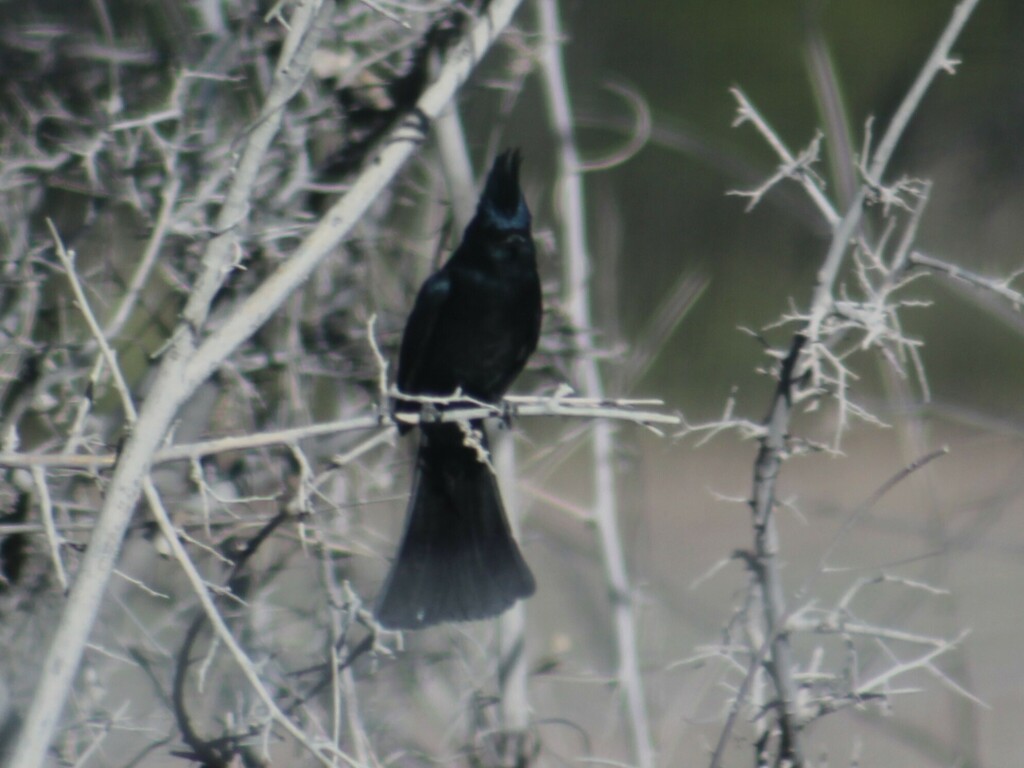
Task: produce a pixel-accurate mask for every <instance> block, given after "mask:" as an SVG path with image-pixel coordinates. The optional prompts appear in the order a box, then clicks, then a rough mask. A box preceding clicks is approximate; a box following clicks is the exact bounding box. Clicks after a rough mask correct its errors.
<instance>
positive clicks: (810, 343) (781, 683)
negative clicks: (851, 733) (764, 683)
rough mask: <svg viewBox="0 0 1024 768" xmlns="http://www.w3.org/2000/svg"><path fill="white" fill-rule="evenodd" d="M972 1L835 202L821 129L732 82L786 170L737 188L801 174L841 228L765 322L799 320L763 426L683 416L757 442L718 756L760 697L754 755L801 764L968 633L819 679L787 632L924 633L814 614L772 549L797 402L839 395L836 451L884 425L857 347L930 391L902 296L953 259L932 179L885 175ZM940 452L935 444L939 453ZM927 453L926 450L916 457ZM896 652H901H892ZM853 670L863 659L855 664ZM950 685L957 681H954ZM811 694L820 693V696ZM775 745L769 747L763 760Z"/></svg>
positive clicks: (718, 759)
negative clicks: (766, 109)
mask: <svg viewBox="0 0 1024 768" xmlns="http://www.w3.org/2000/svg"><path fill="white" fill-rule="evenodd" d="M976 4H977V0H963V1H962V2H961V3H959V4H958V5H957V7H956V8H955V9H954V12H953V15H952V18H951V19H950V21H949V23H948V24H947V26H946V28H945V30H944V31H943V33H942V35H941V36H940V39H939V41H938V42H937V44H936V46H935V48H934V49H933V51H932V53H931V55H930V56H929V57H928V59H927V61H926V63H925V65H924V67H923V68H922V70H921V72H920V74H919V76H918V78H917V79H916V81H915V82H914V84H913V85H912V86H911V88H910V90H909V91H908V93H907V95H906V96H905V98H904V100H903V102H902V103H901V105H900V107H899V108H898V109H897V111H896V113H895V115H894V116H893V118H892V119H891V121H890V123H889V126H888V128H887V130H886V132H885V134H884V136H883V138H882V139H881V141H880V142H879V144H878V146H877V147H876V148H875V149H874V150H873V151H870V122H869V124H868V126H867V129H866V139H865V150H864V153H863V156H862V157H861V158H860V164H859V168H860V172H861V176H862V183H861V187H860V189H859V190H858V192H857V194H856V195H855V196H854V200H853V202H852V203H851V204H850V206H849V207H848V208H847V209H846V210H845V211H843V212H841V213H840V212H839V210H838V208H837V206H836V205H835V204H834V203H833V202H831V201H830V200H829V199H828V198H827V196H826V195H825V193H824V191H823V187H824V185H823V183H822V181H821V179H820V178H819V177H818V176H817V175H816V173H815V172H814V169H813V165H814V163H815V162H816V160H817V158H818V154H819V147H820V143H821V141H822V138H823V137H822V136H821V135H820V134H819V135H817V136H815V137H814V139H813V140H812V141H811V143H810V145H809V147H808V148H807V149H806V150H804V151H803V152H801V153H799V154H797V155H794V154H793V153H792V152H790V151H789V149H787V148H786V146H785V144H784V143H783V142H782V141H781V140H780V139H779V138H778V136H777V134H776V133H775V131H774V130H773V129H772V128H771V126H770V125H769V123H768V122H767V120H765V119H764V117H763V116H762V115H761V114H760V112H759V111H758V110H757V109H756V108H755V107H754V105H753V104H752V102H751V101H750V99H749V98H748V97H747V96H746V95H745V94H743V93H742V92H741V91H739V90H738V89H734V90H733V95H734V96H735V97H736V99H737V101H738V104H739V111H738V117H737V120H736V124H737V125H739V124H742V123H745V122H750V123H752V124H753V125H754V126H755V128H756V129H757V130H758V132H759V133H760V134H761V135H762V137H764V138H765V140H766V141H767V143H768V144H769V146H771V147H772V148H773V149H774V150H775V153H776V154H777V155H778V157H779V161H780V165H779V168H778V170H777V171H776V172H775V173H774V174H773V175H772V176H771V177H770V178H769V179H768V180H767V181H766V182H765V183H764V184H762V185H760V186H759V187H757V188H756V189H754V190H752V191H748V192H741V193H736V194H741V195H743V196H745V197H748V198H749V199H750V206H749V207H753V206H754V205H756V204H757V203H758V202H759V201H760V200H761V199H762V197H763V196H764V195H765V194H766V193H768V192H769V190H771V189H772V188H773V187H774V186H775V185H776V184H778V183H780V182H781V181H783V180H785V179H792V180H795V181H796V182H798V183H799V184H801V186H802V187H803V188H804V190H805V191H806V192H807V194H808V195H809V197H810V198H811V200H812V202H813V203H814V204H815V205H816V207H817V209H818V211H819V212H820V213H821V215H822V217H823V218H824V219H825V221H826V223H827V224H828V225H829V226H830V227H831V228H832V232H833V236H832V242H831V245H830V247H829V249H828V251H827V253H826V254H825V256H824V259H823V262H822V266H821V268H820V269H819V271H818V275H817V283H816V285H815V287H814V291H813V295H812V297H811V299H810V302H809V304H808V306H807V308H806V309H800V308H798V307H797V306H796V305H795V304H794V305H793V306H792V307H791V308H790V310H789V312H787V313H786V314H784V315H783V316H782V318H781V319H780V320H779V321H778V322H776V323H773V324H772V325H770V326H768V327H767V328H765V329H764V332H765V333H767V332H770V331H774V330H776V329H779V328H783V327H795V331H794V334H793V336H792V341H791V343H790V344H789V346H788V349H785V350H780V349H777V348H770V349H769V355H770V356H771V358H772V361H773V366H772V368H773V371H774V372H775V375H776V377H777V382H778V384H777V389H776V394H775V396H774V398H773V401H772V405H771V407H770V409H769V415H768V417H767V419H766V420H765V422H764V424H763V425H759V424H756V423H754V422H751V421H750V420H745V419H742V418H738V417H736V416H735V413H734V411H735V403H734V401H733V399H732V398H731V399H730V403H729V404H728V405H727V406H726V409H725V413H724V414H723V417H722V418H721V419H719V420H717V421H714V422H711V423H710V424H697V425H693V424H684V429H683V431H682V433H681V434H682V435H685V434H695V433H704V434H705V437H704V438H703V439H704V441H706V440H708V439H710V438H711V437H713V436H715V435H717V434H719V433H720V432H722V431H724V430H727V429H734V430H737V431H738V432H739V433H740V434H741V435H743V436H745V437H756V438H757V439H758V440H759V441H760V443H761V447H760V450H759V452H758V457H757V459H756V461H755V465H754V488H753V494H752V499H751V502H750V504H751V507H752V509H753V528H754V547H753V550H752V551H751V552H750V553H746V554H745V560H746V562H747V565H748V568H749V570H750V582H751V585H750V590H751V594H752V595H754V596H756V600H755V602H756V604H757V606H758V611H759V614H755V613H754V612H753V609H752V608H751V606H750V605H748V606H747V607H746V608H744V609H743V613H744V615H745V616H746V618H747V621H748V625H749V622H754V625H755V626H754V627H753V629H752V630H751V631H750V632H749V633H748V635H747V640H746V644H747V647H748V653H749V655H750V663H749V666H747V672H746V674H745V676H744V681H743V684H742V686H741V687H740V690H739V692H738V694H737V697H736V700H735V702H734V704H733V706H732V707H731V711H730V715H729V718H728V720H727V723H726V726H725V728H724V729H723V732H722V734H721V737H720V739H719V742H718V745H717V748H716V749H715V752H714V755H713V757H712V761H711V765H712V766H719V765H721V763H722V760H723V757H724V749H725V746H726V744H727V743H728V741H729V739H730V738H731V733H732V730H733V727H734V725H735V722H736V715H737V713H738V712H739V710H740V709H741V708H743V707H745V706H749V707H751V708H752V709H753V710H754V711H755V712H757V713H758V714H760V707H765V706H767V707H769V708H770V709H771V710H772V717H773V719H774V721H775V724H774V725H771V724H769V723H768V722H766V720H765V719H762V720H761V723H762V724H760V725H758V726H757V728H758V738H757V739H756V740H755V744H756V749H757V750H758V758H757V759H758V760H759V761H765V760H770V761H772V762H775V763H776V764H778V763H783V764H787V765H792V766H797V767H799V766H803V765H804V764H805V759H806V755H805V749H804V746H803V738H802V735H801V732H802V730H803V729H804V728H805V727H806V725H807V724H808V723H809V722H811V721H812V720H813V719H815V718H817V717H820V716H821V715H823V714H825V713H827V712H830V711H835V709H837V708H840V707H842V706H848V705H849V704H851V703H853V702H858V701H863V700H864V699H863V698H861V697H862V696H863V697H867V698H871V697H875V696H877V697H881V698H884V697H885V696H888V695H892V693H893V691H892V689H891V688H889V687H888V685H887V684H888V681H889V680H891V679H892V678H893V677H896V676H898V675H902V674H904V673H906V672H907V671H909V670H911V669H914V670H916V669H928V670H931V671H934V669H935V668H934V666H933V665H931V660H932V659H933V658H934V657H935V656H937V655H940V654H942V653H946V652H948V651H949V650H951V649H952V648H954V647H956V646H957V645H958V644H959V643H960V642H961V640H962V639H963V637H962V636H961V637H957V638H954V639H953V640H948V641H947V640H936V641H934V642H931V643H930V645H931V647H930V648H929V649H928V650H927V652H926V653H925V654H924V656H922V657H919V658H917V659H916V660H914V661H911V662H906V663H903V662H897V663H894V664H893V665H892V666H891V667H890V669H889V670H888V671H890V672H892V675H891V676H890V675H889V674H888V673H882V674H881V675H880V676H878V677H876V678H875V679H873V680H870V681H867V682H865V681H862V680H858V679H857V677H856V674H855V672H852V671H851V672H850V674H849V676H848V677H847V678H846V679H845V681H839V680H838V679H834V678H827V679H829V680H830V683H829V685H830V686H832V687H827V686H824V685H822V684H821V681H822V680H824V679H826V677H823V676H822V675H823V673H822V672H821V670H820V665H821V658H820V655H819V656H818V657H816V658H814V659H812V660H811V662H810V664H809V665H808V666H806V667H804V668H802V666H803V665H802V664H801V663H799V662H798V661H797V660H796V659H795V658H794V655H793V652H792V647H791V645H790V637H791V635H792V633H793V632H795V631H797V630H807V629H809V628H812V627H813V628H814V631H832V630H834V631H836V632H839V633H840V634H843V636H844V637H845V638H846V639H847V644H848V647H849V646H852V639H851V638H852V637H853V636H854V635H863V636H871V637H873V638H874V639H875V640H876V641H877V642H879V643H884V642H886V641H892V640H895V639H897V638H898V639H899V640H900V641H905V642H913V641H915V640H917V641H920V638H916V637H914V636H913V635H911V634H910V633H902V632H887V631H883V630H882V629H881V628H876V627H870V626H868V625H866V624H857V623H856V622H855V621H852V620H851V619H852V617H851V616H850V615H849V613H848V612H847V608H846V607H845V606H846V605H847V604H848V601H847V603H846V604H843V605H842V606H840V607H839V608H837V609H836V610H835V611H833V612H830V613H828V614H827V615H826V618H825V619H822V620H819V621H818V622H817V623H815V622H814V621H813V620H811V619H810V616H812V615H813V614H814V609H813V608H811V607H810V606H806V607H801V608H798V609H795V610H793V609H787V600H786V590H785V589H784V587H783V584H782V578H781V572H780V568H779V564H778V559H777V554H778V548H779V542H778V533H777V530H776V524H775V519H774V512H775V508H776V506H777V505H778V504H779V500H778V499H777V497H776V481H777V479H778V477H779V473H780V471H781V468H782V466H783V463H784V461H785V459H787V458H789V457H790V456H791V455H793V454H794V453H799V452H800V451H801V449H806V448H807V447H808V444H807V443H806V442H804V441H801V440H800V439H799V438H797V437H794V436H791V435H790V432H791V430H792V429H793V416H794V408H803V409H804V410H813V409H815V408H817V407H819V406H820V404H821V403H822V401H824V400H827V399H831V401H832V402H833V403H834V404H835V412H836V417H835V427H834V438H833V440H832V444H831V445H830V446H827V447H826V446H819V448H820V449H824V450H828V451H830V452H832V453H834V454H838V453H840V451H841V440H842V437H843V435H844V434H845V433H846V432H847V431H848V429H849V426H850V420H851V418H857V419H860V420H863V421H867V422H870V423H874V424H877V425H882V422H881V421H880V420H879V419H877V417H875V416H874V415H873V414H872V413H871V412H870V411H868V410H867V409H866V408H864V407H863V406H860V405H859V404H857V403H856V402H855V401H854V400H853V399H852V398H851V396H850V391H851V384H852V382H854V381H856V379H857V375H856V373H855V372H854V370H853V369H852V366H851V361H852V359H853V357H854V355H856V354H859V353H863V352H865V351H868V350H874V351H876V352H878V353H879V354H880V355H881V356H882V358H883V359H884V360H886V361H887V362H888V363H889V364H890V366H892V368H893V369H894V370H895V371H896V372H897V374H898V375H899V376H901V377H903V378H908V377H909V375H910V371H912V372H913V375H914V376H915V377H916V378H917V381H918V382H919V384H920V387H921V389H922V391H923V393H924V396H925V398H927V397H928V386H927V380H926V379H925V376H924V367H923V365H922V363H921V359H920V356H919V352H918V350H919V347H920V341H919V340H916V339H913V338H909V337H908V336H907V335H906V334H905V333H904V331H903V328H902V323H901V321H900V315H901V314H902V312H903V310H905V309H908V308H915V307H921V306H923V303H922V302H920V301H916V300H914V299H907V298H904V294H905V293H906V289H907V286H908V285H910V284H911V282H912V281H913V280H914V278H915V277H916V276H917V274H915V273H914V272H913V270H914V269H915V267H917V268H920V267H927V268H930V269H933V270H935V271H939V272H944V273H946V274H951V275H952V274H955V271H956V270H955V268H952V267H950V266H948V265H943V264H936V263H935V262H934V260H929V259H928V258H927V257H924V258H921V256H920V254H919V252H918V251H916V250H915V248H914V241H915V236H916V234H917V229H918V225H919V223H920V220H921V217H922V215H923V212H924V209H925V206H926V205H927V201H928V197H929V192H930V186H929V184H928V183H926V182H922V181H919V180H916V179H909V178H901V179H898V180H896V181H895V182H892V183H888V182H886V181H885V180H884V176H885V173H886V170H887V167H888V164H889V160H890V159H891V157H892V154H893V151H894V149H895V147H896V145H897V143H898V141H899V139H900V137H901V135H902V133H903V131H904V130H905V128H906V127H907V124H908V123H909V120H910V119H911V117H912V116H913V114H914V113H915V112H916V110H917V107H918V105H919V104H920V102H921V99H922V98H923V96H924V93H925V92H926V90H927V89H928V87H929V85H930V84H931V83H932V81H933V80H934V79H935V77H936V75H937V74H938V73H940V72H942V71H946V72H952V71H953V67H954V65H955V63H956V62H955V61H954V60H953V59H952V58H951V55H950V51H951V48H952V45H953V43H954V42H955V41H956V39H957V37H958V35H959V33H960V31H961V30H962V28H963V26H964V24H965V23H966V21H967V19H968V18H969V16H970V14H971V12H972V11H973V9H974V7H975V6H976ZM870 206H873V207H874V209H875V210H876V211H878V212H879V213H880V217H881V220H882V226H881V227H880V228H879V231H880V234H879V235H878V236H873V235H872V234H870V233H871V232H872V230H873V228H871V227H864V226H862V220H863V219H864V217H865V215H866V211H867V210H868V208H869V207H870ZM848 257H849V258H852V262H853V265H852V269H851V270H850V274H851V280H850V281H848V282H842V281H840V274H841V266H842V265H843V263H844V261H845V260H846V259H847V258H848ZM929 261H931V263H929ZM961 279H966V280H968V281H970V282H972V283H973V284H975V285H984V286H985V287H989V288H997V289H1001V290H997V292H998V293H1000V295H1003V296H1007V294H1010V295H1009V296H1007V297H1008V298H1010V299H1011V300H1013V301H1015V303H1016V298H1019V295H1018V296H1016V297H1015V296H1014V294H1016V292H1015V291H1012V289H1010V288H1009V281H1006V282H1005V283H1002V284H999V283H997V282H995V281H988V280H979V279H973V280H972V279H971V277H965V276H961ZM942 453H943V452H942V451H936V452H934V453H933V454H931V456H932V457H935V456H938V455H941V454H942ZM928 460H930V459H926V460H922V462H921V464H922V465H923V464H924V463H927V461H928ZM865 583H866V582H865ZM862 586H863V583H860V584H858V585H856V586H855V587H854V588H852V589H851V592H850V593H849V597H850V599H852V595H853V594H856V593H857V591H859V589H860V587H862ZM798 597H803V596H802V595H798ZM729 655H730V656H731V655H732V652H730V653H729ZM893 658H894V660H895V658H896V657H895V656H893ZM762 669H763V671H764V672H765V673H766V674H767V675H768V677H769V678H770V679H771V681H772V686H773V689H774V691H773V693H772V694H771V695H770V696H769V698H768V702H766V701H765V700H764V699H763V697H761V696H760V694H759V693H758V694H755V688H757V686H756V682H755V679H756V678H757V676H758V675H759V674H760V673H761V671H762ZM850 669H851V670H855V666H851V667H850ZM942 681H943V682H944V684H946V683H947V681H948V679H947V678H944V677H943V678H942ZM948 683H950V684H951V681H948ZM953 685H955V684H953ZM757 690H760V689H759V688H758V689H757ZM812 691H816V693H814V694H813V695H812V693H811V692H812ZM844 691H845V692H844ZM809 696H810V698H809ZM815 696H817V697H818V698H815ZM773 739H775V740H777V744H776V746H774V747H773V748H771V749H769V748H770V745H771V744H772V741H773ZM769 752H771V753H773V754H774V755H775V757H774V758H769V757H768V754H769Z"/></svg>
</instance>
